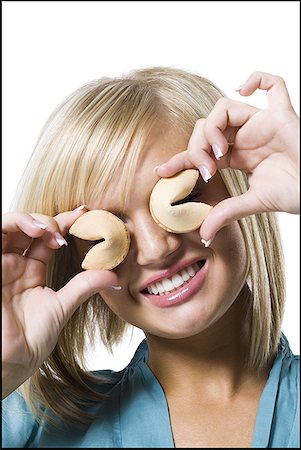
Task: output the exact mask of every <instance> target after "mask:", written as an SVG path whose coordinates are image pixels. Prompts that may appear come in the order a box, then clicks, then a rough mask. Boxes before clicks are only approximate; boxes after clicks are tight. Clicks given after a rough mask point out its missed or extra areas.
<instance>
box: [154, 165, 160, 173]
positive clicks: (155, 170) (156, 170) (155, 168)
mask: <svg viewBox="0 0 301 450" xmlns="http://www.w3.org/2000/svg"><path fill="white" fill-rule="evenodd" d="M159 167H160V166H156V167H154V168H153V172H154V173H156V174H157V173H158V169H159Z"/></svg>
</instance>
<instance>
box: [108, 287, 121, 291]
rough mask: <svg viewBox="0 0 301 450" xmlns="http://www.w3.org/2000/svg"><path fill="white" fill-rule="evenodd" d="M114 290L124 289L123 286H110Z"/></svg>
mask: <svg viewBox="0 0 301 450" xmlns="http://www.w3.org/2000/svg"><path fill="white" fill-rule="evenodd" d="M110 287H111V289H113V290H114V291H120V290H121V289H122V287H121V286H110Z"/></svg>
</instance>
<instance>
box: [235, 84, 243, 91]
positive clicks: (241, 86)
mask: <svg viewBox="0 0 301 450" xmlns="http://www.w3.org/2000/svg"><path fill="white" fill-rule="evenodd" d="M243 87H244V84H241V85H240V86H238V88H237V89H235V92H239V91H240V90H241V89H242V88H243Z"/></svg>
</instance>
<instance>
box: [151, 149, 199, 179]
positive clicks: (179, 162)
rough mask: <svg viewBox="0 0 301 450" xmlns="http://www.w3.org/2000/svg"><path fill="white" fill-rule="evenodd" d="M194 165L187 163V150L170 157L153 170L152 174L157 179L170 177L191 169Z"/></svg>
mask: <svg viewBox="0 0 301 450" xmlns="http://www.w3.org/2000/svg"><path fill="white" fill-rule="evenodd" d="M192 168H194V165H193V164H192V163H191V161H189V159H188V156H187V150H185V151H184V152H181V153H177V154H176V155H174V156H172V157H171V158H170V159H169V160H168V161H166V162H165V163H164V164H161V165H160V166H157V167H155V168H154V172H155V173H156V174H157V175H159V177H171V176H172V175H174V174H175V173H178V172H180V171H181V170H185V169H192Z"/></svg>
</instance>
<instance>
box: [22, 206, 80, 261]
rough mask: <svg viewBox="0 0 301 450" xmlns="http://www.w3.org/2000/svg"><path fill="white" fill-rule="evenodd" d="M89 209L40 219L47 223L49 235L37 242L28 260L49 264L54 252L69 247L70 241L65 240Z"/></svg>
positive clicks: (28, 255) (31, 248)
mask: <svg viewBox="0 0 301 450" xmlns="http://www.w3.org/2000/svg"><path fill="white" fill-rule="evenodd" d="M87 210H88V207H86V206H84V207H81V208H77V209H75V210H74V211H66V212H63V213H60V214H58V215H56V216H55V217H53V218H52V217H47V216H45V217H40V216H39V218H40V219H41V220H44V222H47V230H48V234H47V235H44V236H43V237H42V239H37V240H35V241H34V242H33V243H32V245H31V246H30V248H29V249H28V250H27V252H26V256H27V257H28V258H33V259H36V260H38V261H41V262H43V263H45V264H47V263H48V262H49V261H50V259H51V257H52V254H53V250H57V249H58V248H60V247H62V246H64V245H68V241H67V240H66V239H64V238H63V235H65V234H66V233H67V231H68V230H69V228H70V227H71V225H72V224H73V223H74V222H75V220H76V219H77V218H78V217H80V216H81V215H82V214H84V213H85V212H87Z"/></svg>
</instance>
